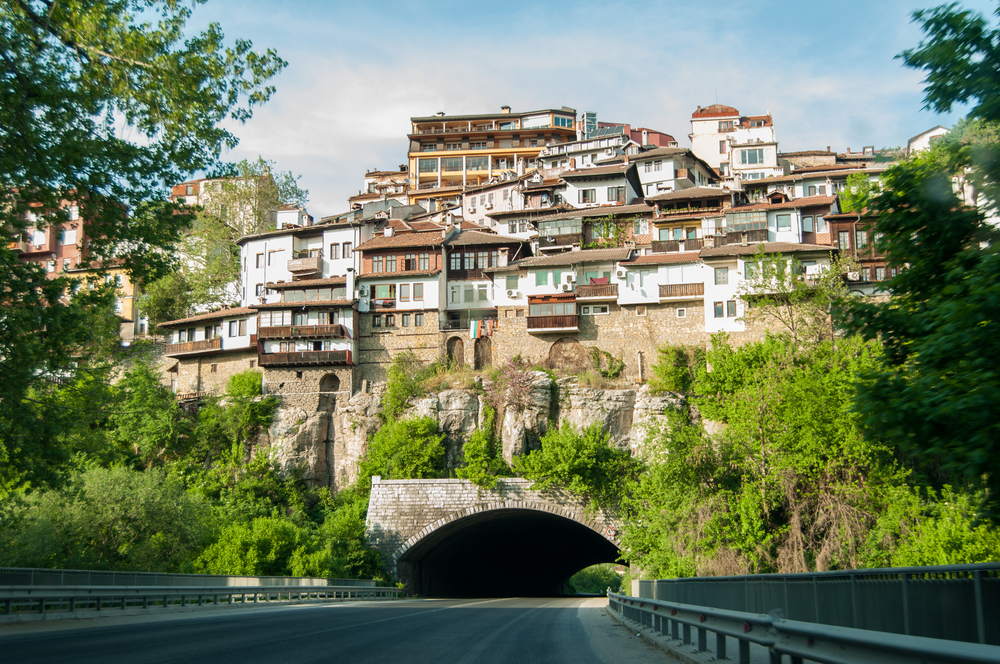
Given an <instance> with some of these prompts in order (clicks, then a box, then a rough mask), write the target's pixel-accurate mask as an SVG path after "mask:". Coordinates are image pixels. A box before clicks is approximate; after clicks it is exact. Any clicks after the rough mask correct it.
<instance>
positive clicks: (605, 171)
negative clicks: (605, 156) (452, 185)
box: [560, 164, 632, 179]
mask: <svg viewBox="0 0 1000 664" xmlns="http://www.w3.org/2000/svg"><path fill="white" fill-rule="evenodd" d="M631 166H632V165H631V164H614V165H612V166H595V167H594V168H578V169H576V170H572V171H565V172H564V173H563V174H562V175H561V176H560V177H561V178H563V179H566V178H570V179H573V178H582V179H585V178H590V177H600V176H604V175H618V174H624V173H625V171H627V170H628V169H629V168H630V167H631Z"/></svg>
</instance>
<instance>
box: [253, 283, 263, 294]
mask: <svg viewBox="0 0 1000 664" xmlns="http://www.w3.org/2000/svg"><path fill="white" fill-rule="evenodd" d="M254 291H255V295H256V296H257V297H260V296H261V295H263V294H264V284H257V285H256V286H254Z"/></svg>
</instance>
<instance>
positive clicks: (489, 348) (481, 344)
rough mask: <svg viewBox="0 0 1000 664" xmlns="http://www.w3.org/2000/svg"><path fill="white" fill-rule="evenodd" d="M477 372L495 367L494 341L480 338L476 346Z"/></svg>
mask: <svg viewBox="0 0 1000 664" xmlns="http://www.w3.org/2000/svg"><path fill="white" fill-rule="evenodd" d="M475 356H476V357H475V362H476V364H475V368H476V371H479V370H480V369H485V368H486V367H490V366H493V340H492V339H490V338H489V337H479V338H478V339H476V345H475Z"/></svg>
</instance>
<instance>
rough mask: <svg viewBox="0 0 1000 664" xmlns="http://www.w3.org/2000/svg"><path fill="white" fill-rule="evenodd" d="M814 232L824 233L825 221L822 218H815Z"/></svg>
mask: <svg viewBox="0 0 1000 664" xmlns="http://www.w3.org/2000/svg"><path fill="white" fill-rule="evenodd" d="M816 232H817V233H825V232H826V219H824V218H823V217H820V216H817V217H816Z"/></svg>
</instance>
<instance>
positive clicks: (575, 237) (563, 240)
mask: <svg viewBox="0 0 1000 664" xmlns="http://www.w3.org/2000/svg"><path fill="white" fill-rule="evenodd" d="M582 241H583V233H568V234H566V235H548V236H546V235H539V236H538V246H539V247H567V246H569V245H573V244H580V243H581V242H582Z"/></svg>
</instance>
